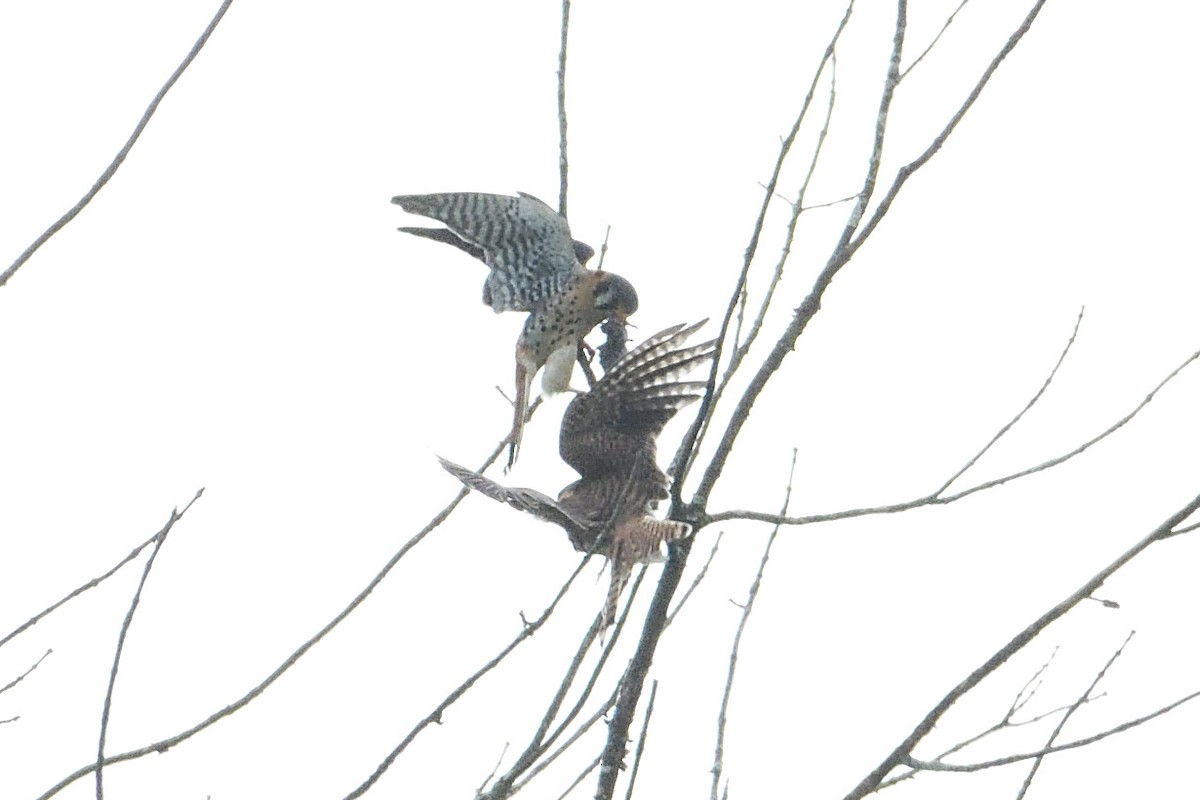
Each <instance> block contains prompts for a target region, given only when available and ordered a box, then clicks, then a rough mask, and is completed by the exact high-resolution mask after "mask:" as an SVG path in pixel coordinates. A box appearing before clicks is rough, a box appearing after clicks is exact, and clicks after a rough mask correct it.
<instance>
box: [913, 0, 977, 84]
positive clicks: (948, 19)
mask: <svg viewBox="0 0 1200 800" xmlns="http://www.w3.org/2000/svg"><path fill="white" fill-rule="evenodd" d="M966 4H967V0H962V2H961V3H959V4H958V8H956V9H954V11H952V12H950V16H948V17H946V23H945V24H944V25H942V29H941V30H940V31H938V32H937V36H934V37H933V41H932V42H930V43H929V46H928V47H926V48H925V49H924V50H922V51H921V55H919V56H917V57H916V59H914V60H913V63H911V64H909V65H908V68H907V69H905V70H903V71H902V72H901V73H900V80H904V79H905V78H906V77H908V73H910V72H912V71H913V67H915V66H917V64H920V63H921V61H922V59H924V58H925V56H927V55H929V51H930V50H932V49H933V46H934V45H935V44H937V43H938V40H939V39H941V38H942V34H944V33H945V32H946V29H947V28H949V27H950V23H951V22H954V18H955V17H956V16H958V12H960V11H962V10H963V6H965V5H966Z"/></svg>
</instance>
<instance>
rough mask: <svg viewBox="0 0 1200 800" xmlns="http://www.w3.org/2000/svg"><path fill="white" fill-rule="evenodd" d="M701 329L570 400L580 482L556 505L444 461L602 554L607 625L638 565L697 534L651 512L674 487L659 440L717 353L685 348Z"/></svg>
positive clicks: (570, 440)
mask: <svg viewBox="0 0 1200 800" xmlns="http://www.w3.org/2000/svg"><path fill="white" fill-rule="evenodd" d="M703 324H704V322H699V323H697V324H695V325H691V326H688V327H684V326H683V325H676V326H674V327H671V328H667V329H666V330H665V331H662V332H661V333H658V334H655V335H654V336H651V337H650V338H649V339H647V340H646V341H645V342H643V343H642V344H640V345H638V346H637V347H635V348H634V349H633V350H631V351H629V353H627V354H626V355H625V356H624V357H623V358H622V359H621V360H620V361H618V362H617V363H616V365H615V366H614V367H613V368H612V369H611V370H610V371H608V372H607V373H605V375H604V377H602V378H601V379H600V380H599V381H597V382H596V385H595V386H594V387H593V388H592V390H591V391H590V392H586V393H584V394H580V395H579V396H578V397H576V398H575V399H574V400H572V401H571V404H570V405H568V406H567V410H566V413H565V414H564V415H563V420H562V429H561V431H560V432H559V439H558V451H559V454H560V455H561V456H562V459H563V461H566V462H567V463H568V464H570V465H571V466H572V467H573V468H574V469H575V471H576V472H578V473H579V476H580V477H579V480H577V481H575V482H574V483H572V484H571V485H569V486H567V487H566V488H565V489H563V490H562V491H561V492H559V494H558V499H557V500H552V499H551V498H549V497H547V496H546V495H544V494H542V493H541V492H538V491H536V490H533V489H522V488H509V487H507V486H501V485H500V484H498V483H496V482H495V481H493V480H491V479H489V478H485V477H484V476H482V475H480V474H479V473H477V472H474V471H472V470H469V469H467V468H465V467H460V466H459V465H457V464H454V463H452V462H450V461H447V460H445V459H440V460H441V462H442V466H443V467H444V468H445V469H446V471H447V472H449V473H450V474H451V475H453V476H455V477H456V478H458V479H459V480H460V481H462V482H463V484H465V485H466V486H467V487H468V488H471V489H474V490H475V491H477V492H480V493H481V494H485V495H487V496H488V497H490V498H492V499H493V500H499V501H500V502H502V503H507V504H508V505H510V506H513V507H514V508H518V509H520V510H522V511H525V512H528V513H530V514H533V515H534V516H537V517H539V518H541V519H543V520H545V521H547V522H553V523H554V524H556V525H559V526H561V527H562V528H563V529H564V530H566V532H567V535H568V536H569V537H570V539H571V544H572V545H574V546H575V549H576V550H579V551H582V552H585V553H590V552H593V551H595V552H600V553H604V554H605V555H606V556H607V557H608V558H609V562H610V565H611V570H612V582H611V584H610V587H609V592H608V599H607V601H606V603H605V607H604V619H605V621H606V624H607V623H608V622H611V621H612V620H613V618H614V616H615V614H616V604H617V598H618V597H619V596H620V594H621V589H622V588H623V587H624V586H625V582H626V581H627V580H628V578H629V573H630V571H631V570H632V568H633V565H634V564H635V563H638V562H646V561H653V560H655V559H656V558H657V557H658V556H659V555H660V553H659V550H660V545H661V544H662V543H663V542H671V541H675V540H677V539H682V538H684V537H686V536H689V535H690V534H691V532H692V529H691V526H690V525H688V524H687V523H684V522H677V521H675V520H669V519H668V520H660V519H657V518H655V517H654V516H653V515H652V514H651V513H650V512H651V511H653V510H654V509H655V508H656V507H657V506H658V501H659V500H663V499H665V498H666V497H667V491H668V489H669V488H670V479H669V478H668V477H667V476H666V475H665V474H663V471H662V470H661V469H659V467H658V463H657V447H656V445H655V440H656V439H657V438H658V435H659V434H660V433H661V432H662V429H663V427H664V426H666V424H667V422H668V421H669V420H670V419H671V418H672V417H674V416H675V413H676V412H677V411H679V409H681V408H683V407H684V406H686V405H688V404H689V403H692V402H694V401H695V400H698V399H700V397H702V396H703V393H704V388H705V384H704V382H703V381H683V380H679V378H680V376H682V375H683V374H684V373H685V372H687V371H689V370H691V369H693V368H694V367H696V366H699V365H700V364H703V363H704V362H705V361H708V360H709V359H711V358H712V356H713V345H714V344H715V342H713V341H709V342H704V343H703V344H698V345H693V346H691V347H682V346H681V345H682V343H683V341H684V340H685V339H687V337H688V336H690V335H691V334H692V333H694V332H695V331H696V330H697V329H698V328H699V327H700V326H701V325H703ZM609 532H611V534H610V533H609ZM601 537H604V538H601ZM598 540H599V543H598Z"/></svg>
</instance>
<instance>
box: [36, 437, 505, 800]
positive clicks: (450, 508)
mask: <svg viewBox="0 0 1200 800" xmlns="http://www.w3.org/2000/svg"><path fill="white" fill-rule="evenodd" d="M505 446H506V442H501V443H500V444H498V445H497V446H496V447H495V449H493V450H492V453H491V455H490V456H488V458H487V460H486V461H485V462H484V464H483V466H481V467H480V468H479V471H482V470H485V469H487V468H488V467H489V466H491V465H492V464H493V463H494V462H495V461H496V459H497V458H499V456H500V454H501V453H502V452H503V451H504V448H505ZM469 491H470V490H468V489H467V488H466V487H465V486H464V487H463V488H462V489H461V490H459V492H458V493H457V494H456V495H455V496H454V499H453V500H451V501H450V503H449V504H447V505H446V507H445V508H443V509H442V510H441V511H439V512H438V513H437V514H435V515H434V516H433V518H432V519H431V520H430V521H429V522H428V523H427V524H426V525H425V527H423V528H422V529H421V530H420V531H418V532H417V533H416V534H414V535H413V536H412V538H410V539H409V540H408V541H407V542H405V543H404V545H403V546H402V547H401V548H400V549H399V550H398V551H396V553H395V554H394V555H393V556H392V557H391V558H390V559H388V561H387V563H386V564H384V565H383V567H382V568H381V569H380V570H379V572H377V573H376V574H375V576H374V577H373V578H371V580H370V581H369V582H368V583H367V585H366V586H365V587H363V589H362V590H361V591H360V592H359V593H358V594H357V595H355V597H354V599H353V600H351V601H350V603H349V604H347V605H346V606H345V607H344V608H343V609H342V610H341V611H339V612H338V613H337V615H336V616H334V618H333V619H332V620H330V621H329V622H328V623H326V624H325V625H324V626H323V627H322V628H321V629H320V630H319V631H317V632H316V633H315V634H313V635H312V636H311V637H309V639H308V640H307V641H305V642H304V643H303V644H302V645H300V646H299V647H298V648H296V650H294V651H293V652H292V654H291V655H289V656H288V657H287V659H285V660H284V662H283V663H282V664H280V665H279V666H278V667H276V668H275V669H274V670H273V671H272V672H271V674H269V675H268V676H267V677H265V678H263V679H262V680H261V681H259V683H258V684H256V685H255V686H254V687H253V688H252V689H250V690H249V691H248V692H246V693H245V694H244V695H242V696H241V697H239V698H238V699H237V700H235V701H234V702H232V703H230V704H229V705H227V706H225V707H224V708H222V709H221V710H220V711H216V712H214V713H213V714H211V715H210V716H209V717H207V718H206V719H204V720H202V721H200V722H198V723H196V724H195V725H193V726H192V727H190V728H188V729H187V730H184V731H181V732H180V733H177V734H175V735H173V736H168V737H167V738H165V739H160V740H158V741H157V742H153V743H151V744H148V745H145V746H144V747H139V748H137V749H135V750H127V751H126V752H124V753H117V754H115V755H109V756H105V758H104V766H106V767H107V766H111V765H113V764H118V763H120V762H122V761H132V760H134V759H138V758H142V757H143V756H147V755H149V754H151V753H162V752H165V751H166V750H167V749H168V748H171V747H174V746H176V745H178V744H180V743H181V742H184V741H187V740H188V739H190V738H192V737H193V736H195V735H196V734H197V733H199V732H200V731H202V730H205V729H206V728H209V727H211V726H213V725H215V724H216V723H218V722H220V721H221V720H223V719H225V718H226V717H228V716H230V715H231V714H233V713H235V712H237V711H240V710H241V709H242V708H244V707H245V706H247V705H248V704H250V703H251V702H252V701H253V700H255V699H256V698H258V697H259V696H260V695H261V694H262V693H263V692H265V691H266V690H267V688H268V687H270V685H271V684H273V683H274V682H275V681H277V680H278V679H279V678H280V676H282V675H283V674H284V673H285V672H287V671H288V670H289V669H291V668H292V667H293V666H294V665H295V664H296V662H297V661H299V660H300V659H301V658H303V657H304V656H305V654H306V653H308V651H309V650H311V649H312V648H313V647H314V646H316V644H317V643H318V642H320V641H321V640H322V639H324V638H325V636H326V635H327V634H328V633H329V632H330V631H332V630H333V629H334V628H336V627H337V626H338V625H340V624H341V623H342V621H343V620H345V619H346V617H348V616H350V614H352V613H353V612H354V610H355V609H357V608H358V607H359V606H360V605H362V604H363V602H364V601H365V600H366V599H367V598H368V597H370V596H371V593H372V592H374V591H375V589H376V588H378V586H379V584H380V583H382V582H383V579H384V578H386V577H387V576H388V574H389V573H390V572H391V571H392V569H393V568H395V566H396V565H397V564H398V563H400V559H402V558H404V556H406V555H407V554H408V553H409V551H411V550H412V549H413V548H414V547H416V546H417V545H418V544H420V542H421V540H423V539H424V538H425V537H426V536H428V535H429V534H430V533H431V532H432V531H434V530H435V529H437V528H438V527H439V526H440V525H441V524H442V523H443V522H445V521H446V519H447V518H448V517H449V516H450V515H451V514H452V513H453V512H454V509H456V508H458V505H459V503H461V502H462V501H463V498H465V497H466V496H467V493H468V492H469ZM95 769H96V765H95V764H94V763H93V764H87V765H86V766H83V767H80V768H79V769H77V770H75V771H74V772H72V773H71V774H70V775H67V776H66V777H65V778H63V779H62V780H60V781H59V782H58V783H56V784H55V785H54V786H52V787H50V788H49V789H47V790H46V791H45V792H43V793H42V794H41V795H39V797H38V800H46V799H47V798H49V797H53V796H54V795H56V794H58V793H59V792H60V791H62V790H63V789H65V788H66V787H67V786H70V785H71V784H72V783H74V782H75V781H77V780H79V779H80V778H82V777H84V776H85V775H88V774H90V773H91V772H92V771H93V770H95Z"/></svg>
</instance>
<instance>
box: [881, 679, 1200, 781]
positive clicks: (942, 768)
mask: <svg viewBox="0 0 1200 800" xmlns="http://www.w3.org/2000/svg"><path fill="white" fill-rule="evenodd" d="M1197 697H1200V691H1196V692H1192V693H1191V694H1189V695H1186V696H1185V697H1181V698H1179V699H1178V700H1176V701H1175V702H1173V703H1168V704H1167V705H1165V706H1163V707H1162V708H1159V709H1156V710H1155V711H1152V712H1150V713H1149V714H1145V715H1143V716H1140V717H1138V718H1136V719H1131V720H1129V721H1128V722H1122V723H1121V724H1120V725H1117V726H1115V727H1112V728H1109V729H1107V730H1104V731H1101V732H1100V733H1096V734H1092V735H1091V736H1085V737H1084V738H1082V739H1076V740H1075V741H1073V742H1067V743H1066V744H1059V745H1054V746H1053V747H1047V748H1045V749H1043V750H1036V751H1034V752H1032V753H1020V754H1018V755H1012V756H1005V757H1004V758H995V759H992V760H991V761H980V762H978V763H975V764H938V763H935V762H930V761H921V760H920V759H917V758H912V757H911V756H910V757H908V758H906V759H905V763H906V764H907V765H908V766H911V767H913V768H914V769H923V770H929V771H931V772H980V771H982V770H985V769H993V768H994V767H1003V766H1007V765H1008V764H1016V763H1018V762H1020V761H1028V760H1029V759H1031V758H1042V757H1044V756H1047V755H1050V754H1051V753H1061V752H1063V751H1064V750H1074V749H1075V748H1077V747H1087V746H1088V745H1090V744H1095V743H1096V742H1098V741H1100V740H1101V739H1107V738H1108V737H1109V736H1115V735H1117V734H1118V733H1124V732H1125V731H1127V730H1129V729H1131V728H1136V727H1137V726H1138V725H1141V724H1143V723H1146V722H1149V721H1150V720H1152V719H1156V718H1157V717H1161V716H1162V715H1164V714H1168V713H1170V712H1171V711H1174V710H1175V709H1177V708H1179V707H1180V706H1181V705H1183V704H1184V703H1187V702H1190V701H1192V700H1195V699H1196V698H1197Z"/></svg>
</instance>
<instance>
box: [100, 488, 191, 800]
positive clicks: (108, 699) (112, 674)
mask: <svg viewBox="0 0 1200 800" xmlns="http://www.w3.org/2000/svg"><path fill="white" fill-rule="evenodd" d="M203 491H204V490H203V489H201V490H200V491H199V492H196V496H195V497H193V498H192V499H191V501H190V502H189V503H188V504H187V505H186V506H184V508H183V511H180V510H179V509H177V508H176V509H173V510H172V511H171V517H170V519H168V520H167V524H166V525H164V526H163V529H162V533H160V534H159V536H158V538H157V539H156V540H155V542H154V549H152V550H151V551H150V556H149V557H148V558H147V559H146V565H145V566H144V567H143V568H142V577H141V580H139V581H138V585H137V589H136V590H135V591H134V593H133V600H131V601H130V603H129V610H128V611H127V612H125V619H124V621H123V622H122V623H121V630H120V632H118V633H117V650H116V652H115V653H114V654H113V660H112V669H111V670H110V671H109V675H108V690H107V691H106V692H105V693H104V710H103V711H101V712H100V738H99V742H98V743H97V745H96V800H104V742H105V740H106V739H107V738H108V717H109V714H110V713H111V711H112V696H113V688H114V687H115V686H116V685H117V671H118V670H119V669H120V667H121V653H122V652H123V651H124V650H125V637H126V636H128V634H129V626H130V625H131V624H133V614H134V612H136V611H137V607H138V604H139V603H140V602H141V599H142V590H143V589H144V588H145V587H146V579H148V578H149V577H150V570H151V569H153V568H154V560H155V559H156V558H157V557H158V554H159V552H160V551H161V550H162V546H163V545H164V544H165V543H166V541H167V534H168V533H169V532H170V530H171V528H173V527H174V526H175V523H176V522H178V521H179V519H180V517H182V516H183V515H184V514H185V513H186V512H187V510H188V508H190V507H191V505H192V503H194V502H196V501H197V500H198V499H200V494H201V493H202V492H203Z"/></svg>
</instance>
